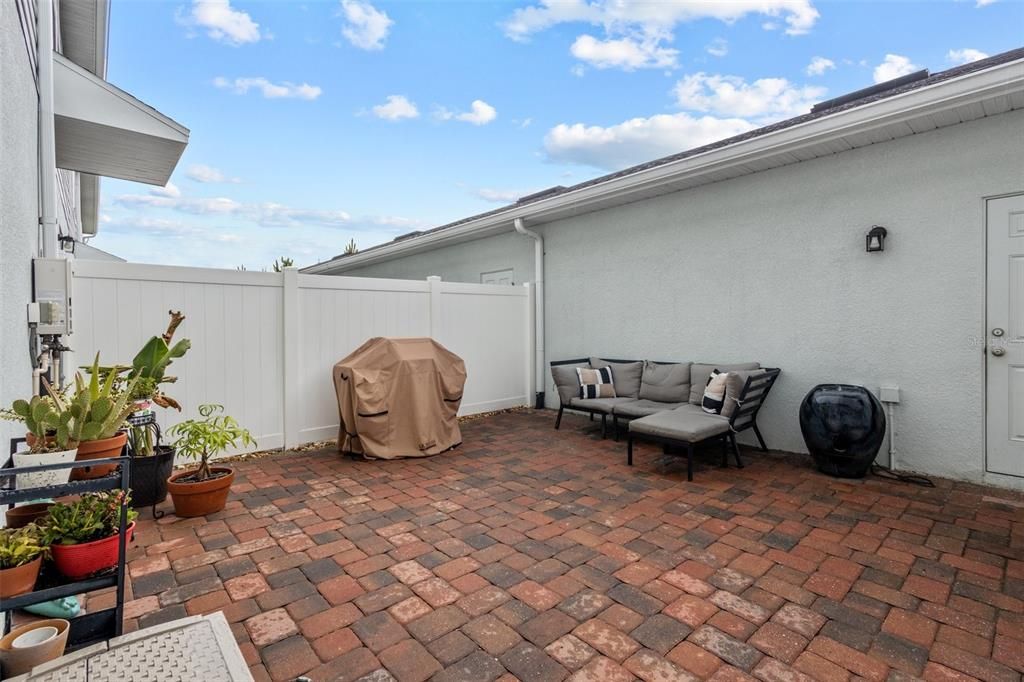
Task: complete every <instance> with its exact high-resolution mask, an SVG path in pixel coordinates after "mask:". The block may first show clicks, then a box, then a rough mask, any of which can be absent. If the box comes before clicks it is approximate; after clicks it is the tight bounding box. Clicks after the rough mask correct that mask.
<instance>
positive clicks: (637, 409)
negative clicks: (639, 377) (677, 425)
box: [614, 399, 685, 417]
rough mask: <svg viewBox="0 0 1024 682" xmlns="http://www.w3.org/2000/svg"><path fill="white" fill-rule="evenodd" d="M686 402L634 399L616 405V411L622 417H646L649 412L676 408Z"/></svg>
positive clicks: (654, 412)
mask: <svg viewBox="0 0 1024 682" xmlns="http://www.w3.org/2000/svg"><path fill="white" fill-rule="evenodd" d="M684 404H685V403H663V402H659V401H657V400H643V399H641V400H634V401H633V402H631V403H624V404H622V405H616V406H615V409H614V413H615V414H617V415H620V416H622V417H646V416H647V415H649V414H656V413H658V412H664V411H665V410H674V409H675V408H677V407H680V406H682V405H684Z"/></svg>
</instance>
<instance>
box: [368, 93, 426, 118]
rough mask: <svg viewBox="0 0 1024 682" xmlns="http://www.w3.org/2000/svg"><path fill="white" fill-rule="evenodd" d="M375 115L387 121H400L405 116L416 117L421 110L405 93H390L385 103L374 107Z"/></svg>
mask: <svg viewBox="0 0 1024 682" xmlns="http://www.w3.org/2000/svg"><path fill="white" fill-rule="evenodd" d="M373 115H374V116H376V117H377V118H383V119H385V120H387V121H400V120H401V119H403V118H416V117H417V116H419V115H420V110H419V109H417V108H416V105H415V104H413V103H412V102H410V101H409V100H408V99H406V98H405V97H404V96H403V95H388V97H387V100H386V101H385V102H384V104H378V105H377V106H375V107H373Z"/></svg>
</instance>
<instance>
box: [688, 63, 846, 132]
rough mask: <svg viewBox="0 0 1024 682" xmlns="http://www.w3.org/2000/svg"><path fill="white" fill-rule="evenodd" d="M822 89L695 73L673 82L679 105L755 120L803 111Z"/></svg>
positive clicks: (823, 89) (810, 104)
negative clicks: (749, 81) (750, 81)
mask: <svg viewBox="0 0 1024 682" xmlns="http://www.w3.org/2000/svg"><path fill="white" fill-rule="evenodd" d="M825 92H826V90H825V88H822V87H816V86H810V85H805V86H802V87H801V86H797V85H794V84H793V83H790V82H789V81H788V80H786V79H785V78H759V79H758V80H756V81H754V82H753V83H747V82H746V81H745V80H743V79H742V78H740V77H739V76H722V75H718V74H706V73H703V72H701V73H695V74H690V75H688V76H685V77H684V78H683V79H682V80H680V81H679V82H678V83H676V86H675V89H674V93H675V96H676V100H677V101H678V103H679V107H680V108H682V109H687V110H691V111H700V112H707V113H713V114H719V115H724V116H738V117H742V118H751V119H757V120H762V121H763V120H765V119H778V118H786V117H789V116H796V115H798V114H805V113H807V112H808V111H810V109H811V106H812V105H814V103H815V102H817V101H819V100H820V99H821V98H822V96H823V95H824V94H825Z"/></svg>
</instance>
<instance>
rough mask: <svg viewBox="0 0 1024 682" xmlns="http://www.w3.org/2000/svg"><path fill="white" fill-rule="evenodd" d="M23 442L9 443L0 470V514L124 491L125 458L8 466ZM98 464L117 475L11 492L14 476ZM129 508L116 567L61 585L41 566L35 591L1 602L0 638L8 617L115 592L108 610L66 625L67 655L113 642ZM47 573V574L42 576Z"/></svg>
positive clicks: (124, 509)
mask: <svg viewBox="0 0 1024 682" xmlns="http://www.w3.org/2000/svg"><path fill="white" fill-rule="evenodd" d="M23 441H24V439H22V438H12V439H11V455H12V456H9V457H8V458H7V461H6V462H4V464H3V467H2V468H0V508H11V507H13V506H14V505H15V504H17V503H18V502H27V501H29V500H36V499H41V498H47V497H49V498H58V497H64V496H65V495H81V494H83V493H90V492H100V491H104V490H116V489H118V488H120V489H121V490H128V489H129V485H128V482H129V474H130V467H131V459H130V458H129V457H125V456H122V457H109V458H106V459H93V460H84V461H81V462H67V463H63V464H45V465H40V466H32V467H18V468H15V467H14V466H13V460H14V458H13V454H14V452H15V449H16V448H17V445H18V443H19V442H23ZM97 464H117V465H120V466H119V468H118V469H116V470H114V471H113V472H111V473H110V474H109V475H108V476H104V477H102V478H93V479H88V480H83V481H69V482H68V483H62V484H60V485H48V486H43V487H40V488H29V489H27V490H16V489H15V488H14V486H15V476H16V475H17V474H25V473H35V472H42V471H54V470H57V469H79V468H82V467H87V466H96V465H97ZM127 526H128V505H127V504H122V505H121V519H120V528H119V531H118V539H119V541H118V549H117V566H116V567H115V568H114V569H111V570H108V571H104V572H102V573H100V574H98V575H95V576H92V577H89V578H85V579H83V580H76V581H74V582H70V583H69V582H66V580H67V579H66V578H63V577H62V576H60V575H59V574H57V572H56V570H53V569H52V567H47V566H45V565H44V571H45V573H44V572H40V576H39V580H37V581H36V589H35V590H33V591H32V592H28V593H26V594H19V595H18V596H16V597H11V598H9V599H0V611H3V612H4V618H3V634H7V633H8V632H10V630H11V623H12V619H13V612H14V611H15V610H16V609H21V608H24V607H26V606H32V605H33V604H40V603H42V602H46V601H51V600H54V599H60V598H62V597H72V596H75V595H79V594H82V593H84V592H94V591H96V590H102V589H105V588H108V587H115V588H116V593H117V599H116V602H115V604H114V606H113V607H111V608H108V609H103V610H102V611H95V612H93V613H85V614H82V615H80V616H76V617H75V618H71V619H69V622H70V623H71V627H70V628H69V631H68V644H67V651H73V650H75V649H80V648H82V647H85V646H89V645H90V644H95V643H96V642H101V641H105V640H107V639H110V638H111V637H118V636H120V635H121V633H122V626H123V622H124V583H125V575H126V573H125V553H126V551H127V544H128V535H127ZM47 569H49V570H47Z"/></svg>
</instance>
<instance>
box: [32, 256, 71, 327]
mask: <svg viewBox="0 0 1024 682" xmlns="http://www.w3.org/2000/svg"><path fill="white" fill-rule="evenodd" d="M32 291H33V293H34V296H35V302H36V304H37V305H38V306H39V320H38V322H36V332H37V333H38V334H54V335H60V336H63V335H65V334H70V333H71V261H70V260H68V259H66V258H34V259H33V260H32Z"/></svg>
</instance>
